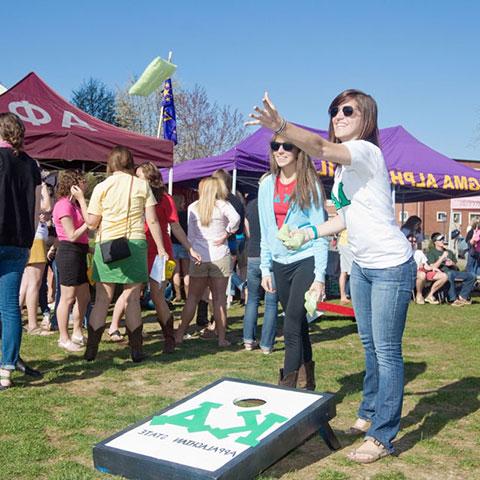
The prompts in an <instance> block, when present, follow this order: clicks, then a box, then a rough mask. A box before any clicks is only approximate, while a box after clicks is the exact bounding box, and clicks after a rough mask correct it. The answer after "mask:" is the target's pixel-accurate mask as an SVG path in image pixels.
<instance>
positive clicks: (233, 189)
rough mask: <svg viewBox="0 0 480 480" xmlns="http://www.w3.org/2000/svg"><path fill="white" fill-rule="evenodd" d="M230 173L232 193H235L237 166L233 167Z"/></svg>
mask: <svg viewBox="0 0 480 480" xmlns="http://www.w3.org/2000/svg"><path fill="white" fill-rule="evenodd" d="M232 173H233V175H232V193H233V194H234V195H235V193H236V192H237V167H235V168H234V169H233V172H232Z"/></svg>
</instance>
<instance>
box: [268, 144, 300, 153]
mask: <svg viewBox="0 0 480 480" xmlns="http://www.w3.org/2000/svg"><path fill="white" fill-rule="evenodd" d="M280 147H283V149H284V150H285V151H286V152H291V151H292V150H293V149H294V148H296V147H295V145H294V144H293V143H280V142H270V148H271V149H272V150H273V151H274V152H278V150H280Z"/></svg>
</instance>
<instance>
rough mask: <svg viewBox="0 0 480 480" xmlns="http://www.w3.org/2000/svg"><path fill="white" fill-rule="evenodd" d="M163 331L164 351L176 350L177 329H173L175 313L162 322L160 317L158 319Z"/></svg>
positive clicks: (171, 351)
mask: <svg viewBox="0 0 480 480" xmlns="http://www.w3.org/2000/svg"><path fill="white" fill-rule="evenodd" d="M158 323H160V327H161V328H162V333H163V353H173V352H175V331H174V329H173V315H170V316H169V317H168V320H167V321H166V322H164V323H163V324H162V322H161V321H160V318H159V319H158Z"/></svg>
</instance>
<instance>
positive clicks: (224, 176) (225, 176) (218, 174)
mask: <svg viewBox="0 0 480 480" xmlns="http://www.w3.org/2000/svg"><path fill="white" fill-rule="evenodd" d="M212 178H218V180H220V181H222V182H223V183H224V184H225V187H227V190H228V193H230V192H231V191H232V176H231V175H230V174H229V173H228V172H227V171H226V170H225V169H223V168H219V169H218V170H215V171H214V172H213V173H212Z"/></svg>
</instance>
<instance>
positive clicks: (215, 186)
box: [197, 177, 228, 227]
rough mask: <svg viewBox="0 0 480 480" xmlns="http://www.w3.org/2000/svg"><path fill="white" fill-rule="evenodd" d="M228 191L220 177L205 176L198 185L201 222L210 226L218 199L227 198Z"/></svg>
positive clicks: (205, 225) (198, 205)
mask: <svg viewBox="0 0 480 480" xmlns="http://www.w3.org/2000/svg"><path fill="white" fill-rule="evenodd" d="M227 195H228V191H227V189H226V187H225V184H224V183H223V182H222V181H221V180H219V179H218V178H212V177H207V178H203V179H202V180H201V181H200V184H199V185H198V204H197V209H198V215H199V217H200V224H201V225H202V226H203V227H208V226H209V225H210V222H211V221H212V215H213V210H214V209H215V202H216V201H217V200H225V199H226V198H227Z"/></svg>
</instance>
